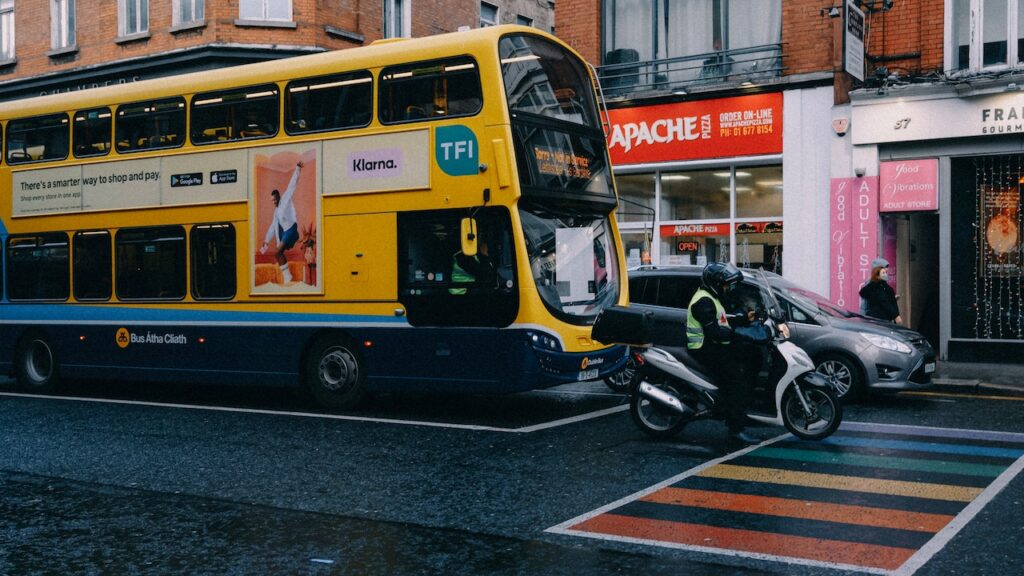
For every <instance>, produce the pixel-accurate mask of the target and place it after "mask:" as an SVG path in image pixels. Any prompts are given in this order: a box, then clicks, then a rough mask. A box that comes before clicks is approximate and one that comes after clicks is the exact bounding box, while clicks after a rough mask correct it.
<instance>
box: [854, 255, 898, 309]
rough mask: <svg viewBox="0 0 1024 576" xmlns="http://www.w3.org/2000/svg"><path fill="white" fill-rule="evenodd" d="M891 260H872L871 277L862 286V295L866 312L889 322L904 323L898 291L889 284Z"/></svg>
mask: <svg viewBox="0 0 1024 576" xmlns="http://www.w3.org/2000/svg"><path fill="white" fill-rule="evenodd" d="M888 280H889V262H888V261H887V260H886V259H885V258H875V259H874V260H872V261H871V279H870V280H868V282H867V283H866V284H864V286H861V289H860V297H861V298H863V299H864V314H865V315H867V316H870V317H872V318H878V319H880V320H885V321H887V322H895V323H897V324H902V323H903V318H901V317H900V308H899V306H898V305H897V304H896V292H894V291H893V289H892V286H890V285H889V282H888Z"/></svg>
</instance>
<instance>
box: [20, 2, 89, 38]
mask: <svg viewBox="0 0 1024 576" xmlns="http://www.w3.org/2000/svg"><path fill="white" fill-rule="evenodd" d="M12 4H13V2H12ZM12 26H13V23H12ZM75 42H76V39H75V0H51V1H50V47H51V48H53V49H54V50H60V49H61V48H70V47H72V46H74V45H75ZM12 48H13V47H12Z"/></svg>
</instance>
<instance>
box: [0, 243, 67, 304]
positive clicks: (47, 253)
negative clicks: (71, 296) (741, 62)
mask: <svg viewBox="0 0 1024 576" xmlns="http://www.w3.org/2000/svg"><path fill="white" fill-rule="evenodd" d="M68 256H69V253H68V235H67V234H64V233H63V232H52V233H46V234H33V235H28V236H11V237H9V238H8V239H7V298H8V299H10V300H67V299H68V293H69V292H70V286H71V274H70V271H69V269H70V267H69V262H68Z"/></svg>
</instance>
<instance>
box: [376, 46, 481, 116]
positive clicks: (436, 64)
mask: <svg viewBox="0 0 1024 576" xmlns="http://www.w3.org/2000/svg"><path fill="white" fill-rule="evenodd" d="M482 105H483V94H482V92H481V90H480V71H479V69H478V68H477V65H476V62H474V61H473V59H472V58H469V57H460V58H451V59H448V60H436V61H433V62H420V63H416V64H411V65H402V66H393V67H391V68H385V69H384V70H383V71H382V72H381V80H380V104H379V108H380V121H381V122H382V123H384V124H395V123H400V122H415V121H422V120H431V119H434V118H444V117H453V116H471V115H473V114H476V113H477V112H479V111H480V108H481V106H482Z"/></svg>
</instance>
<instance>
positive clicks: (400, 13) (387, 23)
mask: <svg viewBox="0 0 1024 576" xmlns="http://www.w3.org/2000/svg"><path fill="white" fill-rule="evenodd" d="M411 5H412V0H384V37H385V38H408V37H410V36H412V27H411V26H410V23H411V22H412V18H411Z"/></svg>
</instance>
